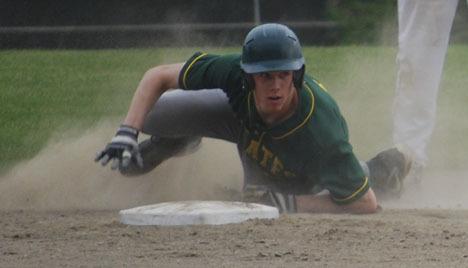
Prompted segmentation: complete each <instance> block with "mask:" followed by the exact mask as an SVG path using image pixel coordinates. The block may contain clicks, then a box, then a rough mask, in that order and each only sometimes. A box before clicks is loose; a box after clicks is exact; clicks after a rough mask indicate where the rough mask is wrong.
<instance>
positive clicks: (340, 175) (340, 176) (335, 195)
mask: <svg viewBox="0 0 468 268" xmlns="http://www.w3.org/2000/svg"><path fill="white" fill-rule="evenodd" d="M313 85H315V91H314V94H315V96H316V107H315V108H316V109H315V111H314V115H313V118H312V119H311V121H312V128H313V129H314V130H315V131H313V133H314V134H313V136H314V140H315V141H316V143H317V144H318V147H319V148H320V149H319V151H320V152H321V153H320V158H319V160H318V161H319V163H320V164H319V165H318V178H319V182H320V188H323V189H327V190H328V191H329V192H330V195H331V197H332V199H333V201H334V202H335V203H337V204H348V203H351V202H353V201H355V200H357V199H359V198H360V197H362V196H363V195H364V194H365V193H366V192H367V191H368V189H369V180H368V178H367V177H366V176H365V175H364V171H363V170H362V167H361V165H360V164H359V161H358V160H357V158H356V156H355V154H354V152H353V148H352V146H351V144H350V143H349V135H348V127H347V124H346V121H345V119H344V118H343V116H342V114H341V112H340V110H339V108H338V105H337V104H336V102H335V101H334V100H333V98H332V97H331V96H330V95H329V94H328V93H327V92H326V91H325V90H323V89H322V87H321V86H320V85H318V84H313Z"/></svg>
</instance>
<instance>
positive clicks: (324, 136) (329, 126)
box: [304, 75, 348, 147]
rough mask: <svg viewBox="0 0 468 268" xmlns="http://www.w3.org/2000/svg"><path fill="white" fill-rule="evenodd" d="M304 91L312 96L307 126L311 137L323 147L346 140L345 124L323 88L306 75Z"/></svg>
mask: <svg viewBox="0 0 468 268" xmlns="http://www.w3.org/2000/svg"><path fill="white" fill-rule="evenodd" d="M304 90H305V92H309V94H312V95H313V103H312V105H313V113H312V116H311V118H310V120H309V123H308V124H307V125H308V126H307V128H308V131H309V132H310V133H311V137H313V138H314V139H315V140H316V141H317V143H318V144H320V145H322V146H324V147H327V146H328V145H330V144H334V143H336V142H338V141H340V140H347V139H348V131H347V126H346V122H345V120H344V118H343V116H342V114H341V112H340V109H339V107H338V105H337V103H336V102H335V100H334V99H333V97H332V96H331V95H330V94H329V92H328V90H327V89H326V88H325V86H324V85H323V84H322V83H320V82H319V81H318V80H317V79H315V78H313V77H311V76H308V75H307V76H306V77H305V79H304Z"/></svg>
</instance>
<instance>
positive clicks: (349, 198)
mask: <svg viewBox="0 0 468 268" xmlns="http://www.w3.org/2000/svg"><path fill="white" fill-rule="evenodd" d="M365 178H366V179H365V181H364V183H363V184H362V186H361V187H360V188H359V189H357V190H356V192H354V193H353V194H352V195H350V196H348V197H346V198H343V199H338V198H333V199H334V200H335V201H337V202H346V201H348V200H351V199H353V198H354V197H355V196H356V195H357V194H359V193H360V192H362V190H364V189H365V188H366V187H367V185H368V184H369V179H368V178H367V177H365Z"/></svg>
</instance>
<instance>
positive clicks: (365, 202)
mask: <svg viewBox="0 0 468 268" xmlns="http://www.w3.org/2000/svg"><path fill="white" fill-rule="evenodd" d="M296 202H297V210H298V212H299V213H353V214H367V213H375V212H377V211H378V205H377V201H376V198H375V195H374V192H373V191H372V189H369V190H368V192H367V193H366V194H365V195H364V196H362V197H361V198H360V199H358V200H356V201H354V202H352V203H350V204H346V205H338V204H336V203H335V202H333V201H332V199H331V196H330V194H328V193H327V194H323V195H300V196H296Z"/></svg>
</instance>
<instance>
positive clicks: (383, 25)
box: [0, 0, 468, 49]
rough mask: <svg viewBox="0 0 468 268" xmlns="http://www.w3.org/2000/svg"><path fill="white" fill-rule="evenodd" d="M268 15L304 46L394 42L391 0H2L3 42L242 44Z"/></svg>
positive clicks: (461, 26) (463, 16)
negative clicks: (246, 36) (249, 33)
mask: <svg viewBox="0 0 468 268" xmlns="http://www.w3.org/2000/svg"><path fill="white" fill-rule="evenodd" d="M458 9H459V10H458V12H457V17H456V19H455V23H454V27H453V33H452V36H451V38H452V42H456V43H468V31H467V30H466V27H465V25H466V23H467V22H468V12H467V8H466V2H465V1H460V3H459V6H458ZM273 21H274V22H281V23H285V24H288V25H289V26H290V27H291V28H292V29H293V30H294V31H295V32H296V33H297V34H298V36H301V40H302V43H303V44H304V45H343V44H371V45H373V44H386V45H393V44H394V43H395V42H396V38H395V37H396V30H397V20H396V1H395V0H382V1H375V0H294V1H284V0H237V1H227V0H218V1H212V0H191V1H187V0H138V1H131V0H106V1H103V0H98V1H95V0H81V1H74V0H41V1H37V0H36V1H34V0H0V48H64V49H68V48H80V49H88V48H129V47H153V46H173V45H177V46H207V45H208V46H210V45H216V46H220V45H239V44H240V43H241V42H242V40H243V38H244V36H245V33H246V32H247V31H248V29H250V28H251V27H252V26H254V25H256V24H260V23H266V22H273ZM382 33H383V34H382Z"/></svg>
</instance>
